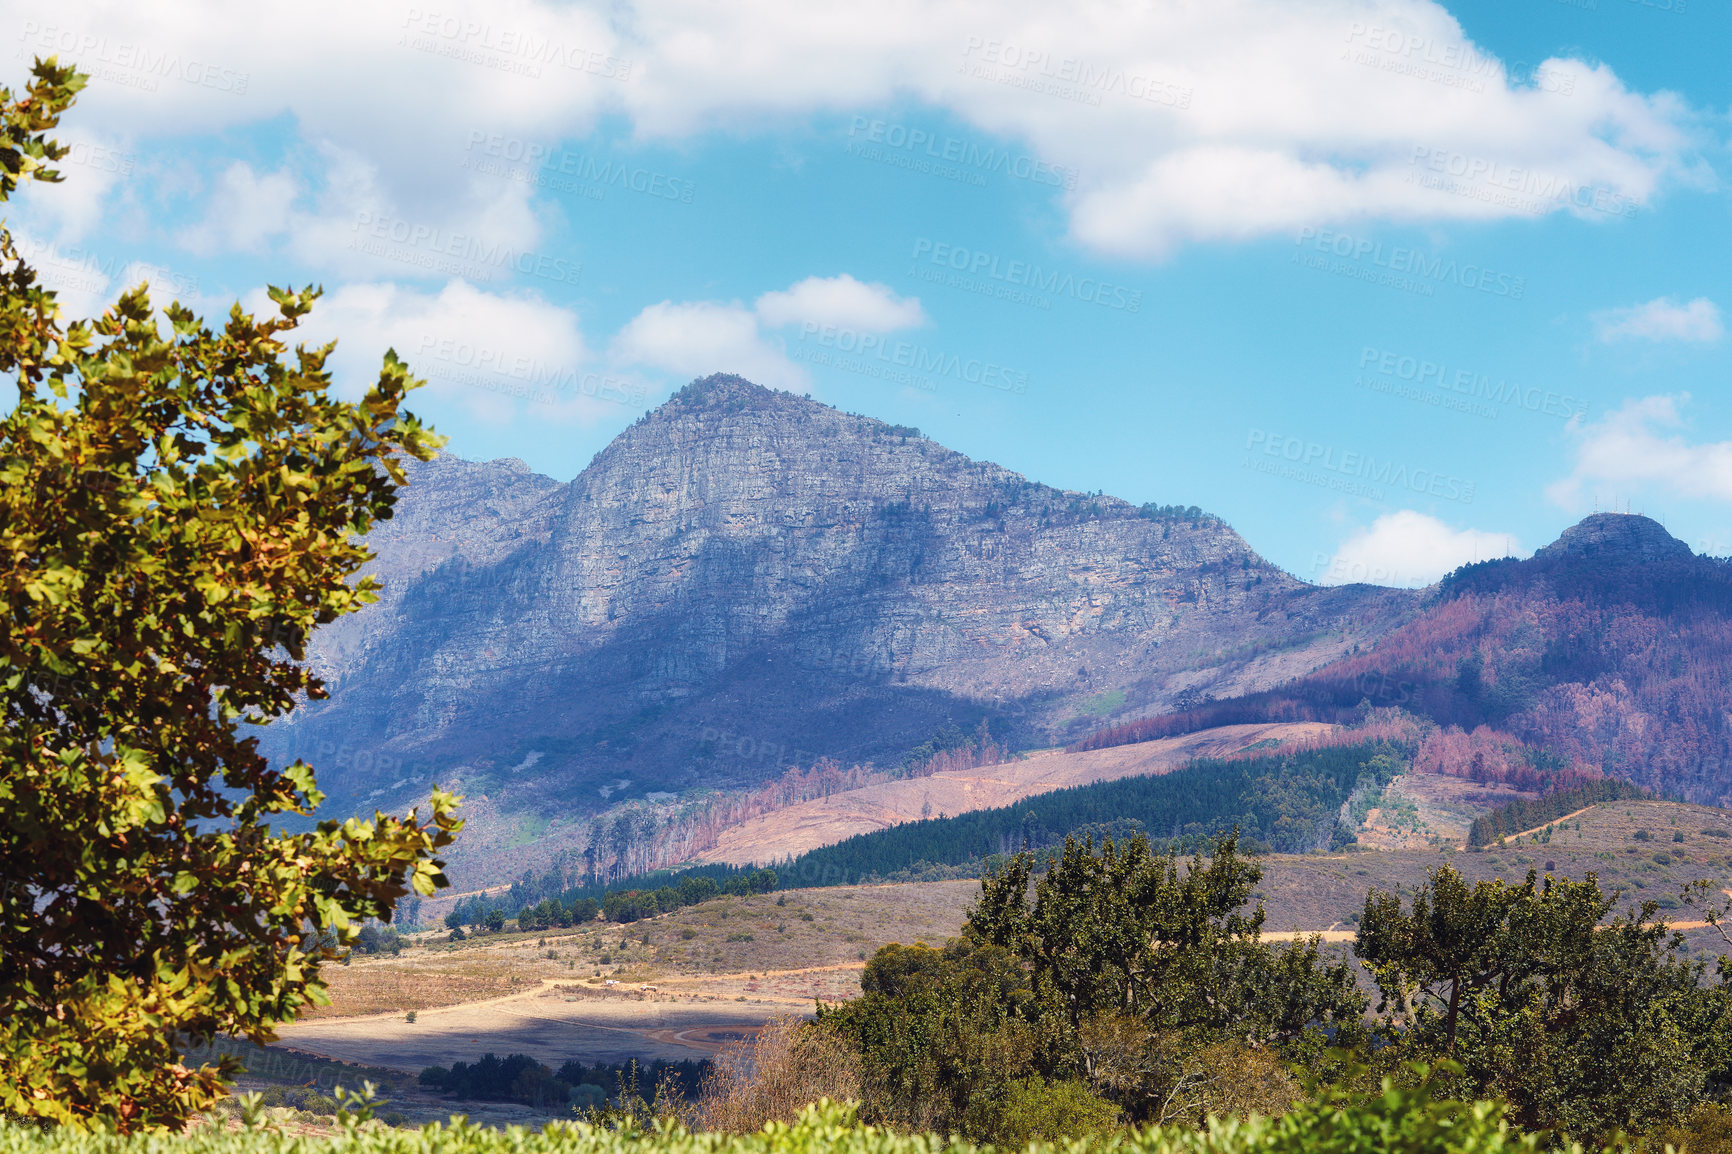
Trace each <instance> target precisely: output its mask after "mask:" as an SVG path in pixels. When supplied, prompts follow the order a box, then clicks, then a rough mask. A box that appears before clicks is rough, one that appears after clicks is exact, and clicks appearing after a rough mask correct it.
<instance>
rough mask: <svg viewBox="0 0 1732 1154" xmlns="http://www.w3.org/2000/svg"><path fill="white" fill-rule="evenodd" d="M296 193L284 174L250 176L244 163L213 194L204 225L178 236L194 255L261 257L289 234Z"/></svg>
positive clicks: (292, 180)
mask: <svg viewBox="0 0 1732 1154" xmlns="http://www.w3.org/2000/svg"><path fill="white" fill-rule="evenodd" d="M298 195H300V187H299V184H298V182H297V181H296V180H295V178H294V177H293V176H292V175H291V174H289V173H288V172H269V173H264V174H263V175H261V174H259V173H257V172H255V171H253V167H252V165H250V164H247V163H246V162H245V161H236V162H235V163H233V164H231V165H229V166H228V168H227V169H226V170H225V171H224V172H223V174H222V176H221V178H219V179H218V181H217V186H216V189H215V190H214V191H213V193H212V194H211V198H210V204H209V207H208V208H207V209H206V211H205V214H204V219H203V220H202V221H200V222H199V223H198V224H196V225H194V226H192V227H191V228H188V229H186V230H184V231H183V232H182V233H181V243H183V244H184V245H186V247H187V248H189V249H191V250H192V251H193V252H196V253H200V254H209V253H212V252H218V251H228V252H261V251H263V249H264V247H265V243H266V242H267V241H269V240H271V239H273V238H274V237H277V236H280V235H281V234H283V233H284V232H287V231H288V228H289V224H290V213H291V211H292V210H293V208H294V205H295V198H296V197H297V196H298Z"/></svg>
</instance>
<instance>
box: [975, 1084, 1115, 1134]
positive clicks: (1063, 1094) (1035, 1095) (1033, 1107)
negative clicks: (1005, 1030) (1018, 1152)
mask: <svg viewBox="0 0 1732 1154" xmlns="http://www.w3.org/2000/svg"><path fill="white" fill-rule="evenodd" d="M1118 1120H1119V1108H1118V1107H1117V1106H1115V1105H1113V1104H1112V1103H1111V1102H1108V1101H1107V1100H1106V1099H1105V1098H1101V1097H1099V1096H1097V1095H1095V1094H1093V1093H1091V1092H1090V1091H1089V1088H1088V1087H1087V1086H1085V1085H1083V1084H1082V1083H1081V1082H1078V1081H1068V1082H1048V1081H1045V1080H1044V1079H1041V1078H1025V1079H1024V1080H1022V1081H1020V1082H1018V1083H1016V1084H1015V1085H1014V1086H1013V1087H1011V1091H1010V1093H1009V1094H1008V1095H1006V1097H1005V1100H1004V1102H1003V1104H1002V1105H1001V1106H1000V1107H999V1109H998V1111H997V1119H996V1121H997V1124H996V1125H995V1126H993V1127H992V1133H991V1135H990V1136H991V1139H992V1141H993V1144H994V1145H997V1146H1003V1147H1007V1148H1008V1147H1022V1146H1027V1145H1028V1144H1029V1143H1030V1142H1036V1141H1041V1142H1058V1141H1062V1140H1064V1139H1066V1138H1085V1137H1088V1136H1091V1135H1094V1134H1099V1133H1101V1132H1103V1131H1107V1130H1111V1129H1112V1128H1113V1126H1114V1124H1115V1123H1117V1122H1118Z"/></svg>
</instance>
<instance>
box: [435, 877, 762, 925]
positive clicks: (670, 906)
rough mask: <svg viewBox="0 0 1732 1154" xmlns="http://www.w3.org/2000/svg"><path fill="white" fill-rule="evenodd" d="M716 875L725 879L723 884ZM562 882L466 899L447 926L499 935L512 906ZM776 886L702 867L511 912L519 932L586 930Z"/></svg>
mask: <svg viewBox="0 0 1732 1154" xmlns="http://www.w3.org/2000/svg"><path fill="white" fill-rule="evenodd" d="M717 873H720V875H721V876H720V880H718V879H717V877H716V874H717ZM558 876H559V875H558V874H557V873H554V874H550V875H548V878H547V879H537V878H535V877H534V875H532V874H526V875H525V877H524V878H522V879H520V880H519V881H517V882H516V883H514V884H513V885H512V887H511V891H510V893H509V894H507V895H506V897H505V898H504V903H506V904H501V903H500V901H499V900H497V899H495V900H489V898H488V897H487V895H485V894H476V895H474V896H473V897H468V898H464V899H463V900H462V901H460V902H458V903H457V905H456V907H455V908H453V909H452V911H451V912H450V913H448V914H446V915H445V924H446V925H447V926H449V927H450V928H451V929H453V930H455V929H458V928H459V927H462V926H469V927H472V928H480V929H483V930H490V931H492V932H494V933H498V932H499V931H500V930H502V929H504V928H505V922H506V918H507V914H506V909H507V908H508V905H509V903H511V902H512V901H514V900H516V901H518V902H520V903H521V902H523V901H524V899H526V898H527V897H530V896H533V895H534V894H536V893H541V892H545V891H546V890H547V889H548V888H550V885H551V884H556V880H557V878H558ZM650 880H657V881H662V882H664V883H667V884H664V885H660V886H656V887H654V888H649V887H648V885H647V883H648V882H649V881H650ZM777 885H778V878H777V876H776V871H775V870H771V869H753V868H750V867H747V868H743V869H742V868H740V867H737V866H722V867H719V869H718V868H717V867H712V866H703V867H700V868H698V869H695V870H691V871H688V872H686V873H682V874H679V875H677V876H676V875H673V874H670V873H667V872H665V871H662V872H658V873H656V874H653V875H648V876H646V877H641V878H627V879H625V880H624V881H622V882H619V883H617V884H615V885H611V886H593V887H590V886H580V887H575V888H572V889H568V890H566V891H565V892H564V893H556V894H554V895H553V896H551V897H544V898H542V899H541V900H540V901H539V902H537V903H535V904H534V905H527V904H521V905H519V906H517V907H512V908H515V909H516V913H515V914H514V915H511V916H514V917H515V918H516V920H517V928H518V929H519V930H531V929H538V930H544V929H548V928H550V927H554V926H559V927H564V926H573V925H584V924H585V923H587V922H592V921H594V920H595V919H596V917H597V916H600V917H601V918H602V919H603V920H605V921H609V922H622V923H629V922H635V921H640V920H642V919H643V918H651V917H655V916H656V915H657V914H665V913H671V912H673V911H674V910H677V909H682V908H684V907H686V906H695V905H698V904H700V903H702V902H707V901H710V900H711V899H713V898H717V897H721V896H723V895H729V896H734V897H746V896H749V895H751V894H767V893H770V892H771V891H772V890H774V889H775V888H776V887H777ZM598 897H599V900H597V899H598ZM526 919H527V920H526Z"/></svg>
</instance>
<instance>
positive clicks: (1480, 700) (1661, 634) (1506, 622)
mask: <svg viewBox="0 0 1732 1154" xmlns="http://www.w3.org/2000/svg"><path fill="white" fill-rule="evenodd" d="M1367 702H1368V703H1370V704H1371V705H1373V706H1400V707H1402V708H1405V709H1408V710H1411V711H1413V712H1415V713H1418V714H1421V715H1423V716H1425V717H1428V718H1430V719H1431V720H1433V721H1436V722H1437V723H1439V725H1440V726H1442V727H1444V729H1443V731H1442V732H1441V733H1440V734H1439V736H1438V738H1437V739H1436V740H1435V741H1433V742H1430V743H1428V745H1427V748H1426V750H1425V751H1424V753H1423V754H1422V757H1423V758H1428V759H1429V760H1430V761H1431V762H1432V763H1433V764H1430V765H1427V766H1426V767H1425V768H1428V769H1433V770H1442V771H1444V772H1449V773H1456V774H1460V775H1463V776H1473V777H1477V778H1479V779H1480V780H1501V781H1510V782H1512V783H1514V784H1518V785H1520V786H1522V787H1523V788H1540V787H1544V786H1546V785H1550V784H1555V783H1556V782H1557V781H1559V780H1560V779H1563V778H1568V777H1572V776H1581V775H1584V774H1586V775H1592V774H1594V773H1599V772H1603V773H1605V774H1608V775H1612V776H1616V777H1621V778H1625V779H1627V780H1631V781H1634V782H1636V783H1638V784H1640V785H1643V786H1647V787H1649V788H1651V789H1655V790H1659V791H1661V792H1664V793H1668V794H1673V795H1677V796H1681V797H1683V798H1686V799H1688V800H1691V801H1696V802H1704V803H1708V804H1713V805H1726V804H1728V803H1732V709H1729V704H1732V563H1729V562H1728V561H1726V560H1723V559H1720V558H1712V557H1698V556H1696V555H1694V554H1693V553H1691V551H1690V549H1689V547H1688V546H1686V545H1685V544H1684V543H1683V542H1681V541H1678V540H1676V539H1675V538H1673V537H1672V536H1671V535H1670V534H1668V533H1667V532H1666V530H1665V529H1664V528H1662V527H1661V526H1660V525H1659V524H1658V523H1656V522H1654V521H1652V520H1649V519H1648V518H1646V517H1640V516H1631V515H1627V514H1615V513H1602V514H1596V515H1595V516H1592V517H1589V518H1587V519H1585V520H1583V521H1582V522H1581V523H1580V524H1578V525H1575V526H1574V527H1572V528H1570V529H1569V530H1567V531H1566V532H1565V533H1564V534H1563V536H1562V537H1560V538H1559V539H1558V540H1557V541H1556V542H1554V543H1553V544H1551V545H1549V546H1547V547H1546V548H1544V549H1542V550H1540V551H1539V553H1537V554H1535V555H1534V556H1533V557H1532V558H1529V559H1527V560H1516V559H1505V560H1500V561H1490V562H1485V563H1482V564H1479V565H1471V566H1467V567H1464V568H1462V569H1460V570H1457V571H1456V572H1455V573H1453V574H1451V575H1450V576H1449V577H1447V578H1445V579H1444V580H1443V581H1442V582H1441V583H1440V584H1439V585H1438V586H1436V587H1435V588H1434V589H1433V590H1432V591H1430V592H1429V594H1428V596H1427V599H1426V602H1425V604H1424V606H1423V607H1422V609H1421V611H1420V613H1419V614H1418V615H1417V616H1416V617H1414V619H1413V620H1411V621H1409V622H1408V623H1407V624H1405V625H1404V626H1402V627H1401V628H1399V629H1396V630H1395V631H1393V632H1392V633H1390V634H1388V635H1387V636H1385V637H1384V638H1382V639H1381V640H1380V641H1378V642H1377V643H1376V644H1375V645H1373V646H1371V647H1369V648H1368V649H1367V650H1365V651H1364V652H1361V653H1358V654H1352V655H1349V656H1347V657H1345V658H1343V659H1342V660H1340V661H1337V662H1334V663H1333V664H1331V665H1329V666H1327V667H1325V668H1323V669H1321V670H1319V671H1318V672H1316V673H1314V674H1312V675H1310V676H1307V677H1304V678H1300V679H1298V680H1296V681H1293V682H1291V683H1289V684H1287V685H1285V686H1281V687H1278V688H1277V689H1274V690H1271V691H1269V692H1267V693H1261V694H1255V695H1252V696H1247V697H1240V698H1234V699H1231V700H1228V701H1220V702H1211V703H1206V704H1204V705H1202V706H1200V707H1198V708H1197V709H1193V710H1191V711H1188V712H1187V713H1184V714H1169V715H1166V716H1163V717H1155V718H1149V719H1145V720H1144V721H1141V722H1133V723H1131V724H1129V725H1125V726H1119V727H1116V728H1115V729H1112V730H1107V731H1103V732H1102V733H1099V734H1096V735H1095V736H1094V737H1092V738H1090V739H1088V740H1086V741H1084V742H1080V743H1078V745H1077V746H1076V747H1073V748H1100V747H1104V746H1109V745H1117V744H1122V743H1124V742H1126V741H1140V740H1146V739H1148V738H1152V737H1158V736H1167V735H1170V734H1173V733H1181V732H1185V731H1187V730H1190V729H1196V728H1202V727H1205V726H1214V725H1222V724H1229V723H1244V722H1250V721H1277V720H1322V721H1345V720H1350V719H1351V718H1352V716H1353V715H1354V714H1355V713H1356V712H1357V711H1359V710H1360V709H1361V708H1362V706H1363V703H1367Z"/></svg>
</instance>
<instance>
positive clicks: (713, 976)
mask: <svg viewBox="0 0 1732 1154" xmlns="http://www.w3.org/2000/svg"><path fill="white" fill-rule="evenodd" d="M1430 784H1432V783H1420V785H1419V786H1418V788H1417V789H1415V790H1414V791H1412V792H1411V793H1408V794H1406V795H1405V796H1408V797H1413V798H1415V799H1417V800H1416V801H1415V803H1414V804H1415V806H1416V808H1417V810H1418V812H1420V813H1421V814H1422V816H1423V815H1429V816H1426V817H1425V820H1426V821H1427V822H1428V823H1435V824H1433V825H1432V828H1433V829H1434V830H1438V831H1440V832H1441V831H1442V830H1444V829H1448V828H1449V827H1448V824H1447V823H1448V821H1449V820H1450V814H1451V812H1452V810H1453V811H1455V812H1457V813H1459V811H1460V809H1461V808H1462V807H1464V806H1465V805H1466V804H1467V802H1465V801H1464V800H1463V798H1462V797H1461V796H1458V794H1457V793H1452V792H1450V791H1449V789H1441V790H1435V789H1430V790H1428V786H1429V785H1430ZM1454 832H1455V831H1453V830H1451V831H1450V836H1449V837H1448V838H1444V837H1439V839H1438V842H1437V843H1434V844H1432V845H1431V846H1429V848H1423V849H1421V848H1408V849H1390V850H1365V849H1361V850H1358V851H1351V852H1343V853H1334V854H1312V855H1304V856H1294V855H1272V856H1270V857H1267V858H1265V859H1264V860H1263V869H1264V875H1263V879H1262V882H1261V883H1260V885H1259V887H1258V895H1259V897H1260V898H1261V900H1262V901H1263V903H1264V907H1265V910H1266V913H1267V923H1266V928H1267V930H1268V932H1270V933H1271V934H1274V933H1285V932H1290V931H1293V930H1299V931H1305V932H1325V933H1326V935H1327V940H1328V941H1329V942H1330V943H1332V948H1333V949H1335V950H1338V951H1344V952H1345V951H1349V950H1350V949H1351V941H1352V933H1353V929H1354V926H1355V925H1356V924H1357V922H1358V919H1359V914H1360V911H1361V909H1362V908H1363V905H1364V902H1365V894H1366V891H1367V890H1368V889H1370V888H1372V887H1376V888H1379V889H1383V890H1386V891H1400V892H1411V890H1412V889H1413V888H1414V887H1415V886H1416V885H1419V884H1423V882H1424V881H1425V878H1426V876H1427V874H1428V873H1429V871H1431V870H1434V869H1436V868H1437V867H1438V866H1440V865H1442V864H1443V863H1445V862H1448V863H1451V864H1453V865H1454V866H1455V867H1456V868H1457V869H1459V870H1460V871H1461V872H1462V873H1463V874H1464V875H1465V876H1466V877H1467V878H1468V879H1469V880H1470V881H1475V880H1480V879H1488V878H1504V879H1506V880H1509V881H1514V882H1519V881H1521V880H1522V879H1523V878H1525V877H1526V875H1527V873H1528V871H1529V870H1530V869H1531V870H1535V871H1538V872H1540V873H1541V874H1544V873H1546V872H1548V871H1550V872H1552V873H1554V874H1557V875H1559V876H1567V877H1571V878H1580V877H1583V876H1585V875H1586V874H1587V873H1589V872H1590V871H1591V872H1594V873H1595V874H1597V875H1598V877H1599V879H1600V881H1601V884H1602V885H1603V886H1604V887H1606V888H1608V889H1619V890H1622V891H1623V893H1624V895H1625V899H1626V903H1627V902H1631V901H1639V900H1645V899H1653V900H1655V901H1657V902H1659V903H1660V905H1661V907H1662V910H1661V916H1662V917H1663V918H1666V919H1668V920H1671V921H1675V922H1679V923H1684V924H1688V923H1689V922H1690V921H1691V920H1693V919H1694V918H1695V914H1694V912H1693V911H1692V910H1690V909H1689V908H1687V907H1684V906H1680V905H1679V904H1678V902H1677V896H1676V895H1677V893H1678V891H1679V890H1680V889H1681V888H1682V887H1683V886H1684V885H1685V884H1686V883H1688V882H1691V881H1693V880H1695V879H1697V878H1707V879H1710V880H1712V881H1714V882H1715V883H1716V885H1718V886H1722V887H1732V812H1729V811H1726V810H1717V809H1708V808H1704V807H1701V806H1690V805H1681V804H1676V803H1672V802H1613V803H1608V804H1604V805H1599V806H1595V807H1593V808H1592V809H1590V810H1588V811H1585V812H1583V813H1581V814H1578V815H1574V816H1572V817H1570V818H1569V819H1568V820H1567V821H1563V822H1560V823H1558V824H1557V825H1556V826H1554V828H1553V829H1552V830H1551V831H1550V833H1549V834H1548V833H1546V832H1544V831H1543V830H1542V831H1540V832H1536V833H1534V834H1531V835H1529V836H1524V837H1522V838H1520V839H1518V840H1512V841H1511V842H1510V844H1508V845H1505V846H1497V847H1491V848H1489V849H1488V850H1486V851H1485V852H1478V853H1469V852H1465V851H1462V850H1460V849H1458V848H1456V845H1455V843H1454V840H1453V839H1454ZM978 892H979V883H977V882H972V881H955V882H935V883H924V884H910V885H884V886H838V887H833V888H827V889H814V890H792V891H787V892H785V893H781V894H766V895H760V896H755V897H747V898H721V899H718V900H716V901H712V902H706V903H705V904H703V905H700V906H693V907H690V908H688V909H684V910H680V911H677V912H675V913H671V914H664V915H662V916H660V917H656V918H651V919H649V920H647V921H642V922H636V923H633V924H631V925H627V926H615V925H608V926H603V925H601V924H600V923H597V924H595V925H593V926H591V927H588V928H585V929H581V930H580V929H572V930H563V931H552V932H546V933H528V934H518V933H505V934H493V935H485V936H481V937H477V938H471V939H470V940H467V941H464V942H460V943H450V942H447V941H445V940H444V937H443V935H431V934H429V935H421V936H420V938H419V940H418V941H417V942H416V944H414V945H413V946H411V947H410V948H408V949H406V950H405V951H404V952H403V953H402V954H401V955H400V956H397V957H381V958H357V959H355V960H354V961H352V962H351V963H350V964H349V965H347V966H335V967H332V968H331V969H330V970H328V971H327V972H328V973H329V975H330V977H331V994H332V999H333V1000H332V1004H331V1005H330V1006H328V1007H321V1008H319V1009H318V1010H316V1011H314V1012H313V1013H311V1014H309V1015H307V1017H306V1018H305V1019H303V1021H301V1022H299V1023H296V1024H295V1025H293V1026H290V1027H287V1028H286V1029H285V1030H284V1031H283V1043H284V1044H285V1045H287V1046H291V1047H294V1048H297V1049H300V1050H304V1051H307V1052H311V1053H316V1054H323V1055H326V1056H329V1057H332V1058H337V1059H341V1060H344V1061H348V1062H359V1063H367V1064H371V1065H376V1066H384V1067H390V1068H393V1069H398V1070H404V1071H410V1072H413V1071H415V1070H418V1069H419V1068H420V1067H421V1066H425V1065H432V1064H443V1063H449V1062H451V1061H456V1060H473V1059H475V1058H477V1057H479V1056H480V1055H481V1054H482V1053H485V1052H487V1051H488V1050H491V1051H493V1052H495V1053H498V1054H506V1053H514V1052H522V1053H529V1054H534V1055H536V1056H538V1057H540V1058H542V1059H543V1060H545V1061H548V1062H549V1063H550V1064H552V1065H554V1066H557V1065H558V1064H559V1063H560V1062H561V1061H564V1060H565V1059H566V1058H581V1059H582V1060H584V1061H589V1062H593V1061H596V1060H598V1059H602V1058H605V1059H607V1060H620V1059H622V1058H624V1057H629V1056H639V1057H644V1058H653V1057H658V1056H661V1057H670V1058H672V1057H703V1056H705V1055H707V1054H710V1053H713V1052H714V1051H715V1050H716V1048H717V1047H719V1046H720V1045H722V1044H724V1043H725V1042H727V1041H729V1040H733V1039H737V1038H740V1037H743V1036H746V1035H748V1034H750V1033H751V1032H752V1031H754V1030H756V1029H758V1028H759V1027H760V1026H761V1025H762V1024H763V1023H764V1022H765V1021H767V1020H769V1019H770V1018H772V1017H774V1016H777V1015H780V1014H786V1013H805V1012H809V1011H810V1009H811V1008H812V1006H813V1003H814V1002H815V1001H816V1000H820V999H821V1000H825V1001H832V1000H837V999H840V998H845V997H851V996H854V995H856V994H858V992H859V976H860V971H861V969H862V968H863V967H864V964H865V959H866V958H868V957H870V956H871V954H872V952H873V951H874V950H876V949H877V948H878V947H879V946H882V945H884V944H886V943H888V942H903V943H911V942H926V943H929V944H932V945H939V944H941V943H943V942H944V940H945V939H947V938H949V937H951V936H953V935H954V934H956V933H957V931H958V930H959V929H960V928H961V925H962V921H963V918H964V917H965V916H966V913H967V908H968V906H969V904H970V902H972V901H973V900H974V897H975V895H976V894H977V893H978ZM1687 937H1688V940H1689V943H1690V948H1692V949H1695V950H1699V951H1700V950H1707V951H1710V952H1718V951H1719V950H1722V949H1724V945H1723V943H1721V942H1720V941H1719V939H1718V938H1716V937H1714V936H1713V935H1712V933H1711V931H1707V930H1704V929H1694V930H1691V931H1690V932H1689V933H1688V935H1687ZM409 1010H416V1011H417V1021H416V1022H414V1023H409V1022H407V1021H406V1020H405V1016H406V1013H407V1011H409Z"/></svg>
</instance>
